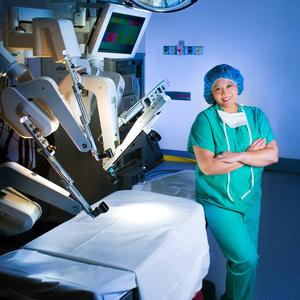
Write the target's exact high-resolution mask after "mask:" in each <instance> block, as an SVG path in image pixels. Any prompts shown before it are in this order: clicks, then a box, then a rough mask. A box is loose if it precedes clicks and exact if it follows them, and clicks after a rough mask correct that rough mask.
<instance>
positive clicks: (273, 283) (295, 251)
mask: <svg viewBox="0 0 300 300" xmlns="http://www.w3.org/2000/svg"><path fill="white" fill-rule="evenodd" d="M180 168H183V169H193V168H194V166H193V165H192V164H184V167H182V165H180V164H176V163H173V164H172V163H169V164H162V165H161V166H160V167H159V168H156V169H155V170H154V171H153V173H151V172H150V173H149V176H153V175H158V174H160V173H162V172H164V171H167V172H172V170H178V169H180ZM262 186H263V201H262V212H261V226H260V240H259V253H260V261H259V266H258V270H257V286H256V291H255V297H254V299H253V300H299V299H300V234H299V232H298V229H299V228H300V217H299V215H300V174H289V173H279V172H269V171H265V172H264V176H263V182H262ZM208 239H209V244H210V254H211V265H210V269H209V273H208V275H207V277H206V279H207V280H209V281H210V282H213V283H214V285H215V289H216V299H217V300H219V298H220V296H221V295H222V293H223V291H224V288H225V272H226V270H225V264H226V262H225V259H224V257H223V255H222V253H221V251H220V249H219V247H218V245H217V243H216V241H215V239H214V237H213V236H212V235H211V233H210V231H209V229H208ZM205 300H211V299H205Z"/></svg>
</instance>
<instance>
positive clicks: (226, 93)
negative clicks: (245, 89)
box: [211, 78, 238, 112]
mask: <svg viewBox="0 0 300 300" xmlns="http://www.w3.org/2000/svg"><path fill="white" fill-rule="evenodd" d="M211 93H212V95H213V97H214V99H215V100H216V102H217V104H219V105H220V106H222V108H223V109H224V111H226V112H236V111H237V105H236V97H237V95H238V88H237V85H236V84H235V83H234V82H233V81H232V80H229V79H225V78H221V79H218V80H217V81H216V82H215V84H214V85H213V87H212V91H211Z"/></svg>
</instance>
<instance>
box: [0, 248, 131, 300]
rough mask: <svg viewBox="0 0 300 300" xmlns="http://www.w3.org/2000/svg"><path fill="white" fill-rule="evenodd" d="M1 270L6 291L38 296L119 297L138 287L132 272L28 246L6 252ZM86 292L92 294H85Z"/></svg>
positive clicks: (1, 286) (115, 299)
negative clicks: (62, 256)
mask: <svg viewBox="0 0 300 300" xmlns="http://www.w3.org/2000/svg"><path fill="white" fill-rule="evenodd" d="M0 274H1V282H0V290H2V292H3V291H5V290H6V291H9V290H13V291H14V293H15V294H19V295H22V296H25V295H26V296H31V297H33V298H34V299H57V298H58V299H61V298H62V297H63V295H65V296H66V297H72V298H73V299H74V298H75V299H78V298H80V299H99V300H118V299H120V298H121V297H122V296H123V295H124V294H125V293H126V291H129V290H131V289H133V288H135V287H136V284H135V275H134V273H132V272H129V271H122V270H117V269H112V268H107V267H103V266H99V265H92V264H85V263H80V262H77V261H72V260H68V259H63V258H60V257H55V256H51V255H47V254H43V253H39V252H37V251H34V250H33V251H32V250H27V249H19V250H17V251H13V252H11V253H8V254H5V255H2V256H1V257H0ZM22 278H23V280H22ZM69 292H72V294H71V295H70V294H68V293H69ZM82 292H87V293H89V294H86V295H85V296H84V294H83V293H82ZM0 294H1V292H0ZM57 295H59V296H58V297H57ZM80 295H81V297H79V296H80ZM0 296H1V295H0ZM2 296H3V295H2ZM22 299H23V298H22ZM68 299H71V298H68Z"/></svg>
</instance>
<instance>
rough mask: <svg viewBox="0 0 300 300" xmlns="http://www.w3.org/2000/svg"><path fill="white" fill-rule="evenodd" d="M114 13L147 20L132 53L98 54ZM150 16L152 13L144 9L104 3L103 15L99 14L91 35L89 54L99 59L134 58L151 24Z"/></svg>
mask: <svg viewBox="0 0 300 300" xmlns="http://www.w3.org/2000/svg"><path fill="white" fill-rule="evenodd" d="M113 13H120V14H125V15H130V16H136V17H142V18H144V19H145V20H144V23H143V25H142V28H141V30H140V33H139V35H138V38H137V40H136V42H135V45H134V47H133V49H132V51H131V53H115V52H98V49H99V46H100V44H101V41H102V39H103V36H104V34H105V31H106V29H107V26H108V24H109V20H110V18H111V16H112V14H113ZM150 16H151V12H149V11H145V10H142V9H136V8H128V7H125V6H121V5H117V4H112V3H104V4H103V5H101V13H100V14H99V17H98V19H97V21H96V22H95V25H94V28H93V31H92V33H91V36H90V40H89V42H88V45H87V54H88V55H89V56H90V57H99V58H104V57H107V58H132V57H134V56H135V54H136V51H137V49H138V47H139V45H140V43H141V40H142V38H143V36H144V32H145V29H146V27H147V25H148V23H149V19H150Z"/></svg>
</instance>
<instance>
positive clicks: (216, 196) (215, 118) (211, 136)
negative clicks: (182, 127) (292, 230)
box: [187, 104, 275, 212]
mask: <svg viewBox="0 0 300 300" xmlns="http://www.w3.org/2000/svg"><path fill="white" fill-rule="evenodd" d="M242 108H243V110H244V112H245V114H246V116H247V120H248V124H249V128H250V130H251V134H252V142H254V141H255V140H256V139H258V138H266V142H267V144H268V143H270V142H271V141H273V140H274V139H275V138H274V135H273V132H272V129H271V126H270V124H269V122H268V119H267V117H266V115H265V114H264V113H263V111H262V110H261V109H259V108H257V107H251V106H243V107H242ZM217 110H222V108H221V106H219V105H217V104H215V105H213V106H210V107H209V108H207V109H205V110H204V111H202V112H201V113H199V114H198V116H197V117H196V119H195V121H194V123H193V125H192V128H191V131H190V135H189V138H188V144H187V148H188V151H189V152H191V153H194V151H193V146H199V147H201V148H204V149H206V150H209V151H211V152H213V153H214V154H215V155H218V154H220V153H222V152H225V151H228V145H227V142H226V137H225V133H224V127H223V121H222V120H221V118H220V116H219V115H218V112H217ZM238 111H239V112H241V111H242V109H241V106H240V105H239V109H238ZM225 126H226V132H227V136H228V140H229V144H230V151H231V152H244V151H247V149H248V147H249V146H250V136H249V132H248V129H247V126H246V125H243V126H240V127H237V128H230V127H229V126H228V125H225ZM252 168H253V172H254V186H253V188H252V189H251V192H250V193H248V195H247V196H246V197H244V198H243V199H241V197H242V196H243V195H244V194H245V193H246V192H247V191H248V190H249V189H250V188H251V186H252V176H251V167H250V166H248V165H245V166H243V167H241V168H239V169H237V170H234V171H232V172H231V173H230V184H229V190H230V195H231V197H232V200H233V201H232V200H231V199H230V198H229V196H228V193H227V183H228V174H219V175H205V174H204V173H203V172H202V171H201V169H200V168H199V166H198V164H196V198H197V201H198V202H200V203H202V202H203V201H207V202H210V203H212V204H215V205H218V206H220V207H223V208H226V209H230V210H234V211H239V212H246V211H248V210H249V209H250V208H251V207H252V206H253V205H254V204H256V203H257V202H258V201H260V198H261V177H262V172H263V168H262V167H252Z"/></svg>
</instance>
